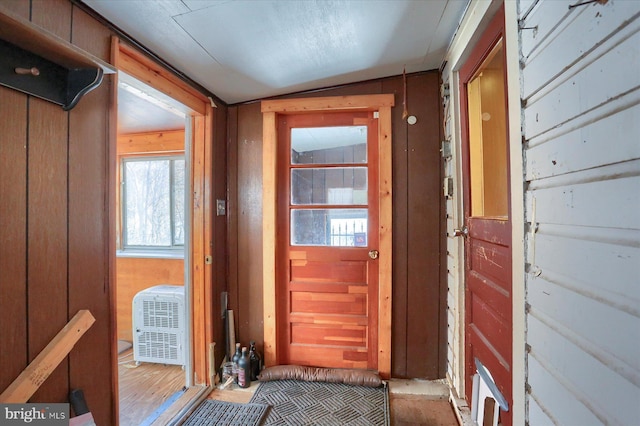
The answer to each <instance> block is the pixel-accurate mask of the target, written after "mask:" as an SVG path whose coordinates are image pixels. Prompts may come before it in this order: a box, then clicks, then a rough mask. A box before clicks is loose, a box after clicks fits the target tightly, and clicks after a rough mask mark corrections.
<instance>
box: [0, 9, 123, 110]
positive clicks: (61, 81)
mask: <svg viewBox="0 0 640 426" xmlns="http://www.w3.org/2000/svg"><path fill="white" fill-rule="evenodd" d="M115 72H116V69H115V68H114V67H113V66H112V65H110V64H108V63H107V62H105V61H103V60H102V59H100V58H97V57H95V56H93V55H91V54H90V53H88V52H86V51H84V50H82V49H80V48H79V47H78V46H75V45H73V44H71V43H69V42H68V41H66V40H63V39H61V38H60V37H58V36H56V35H55V34H53V33H51V32H49V31H47V30H45V29H44V28H41V27H39V26H37V25H35V24H33V23H32V22H31V21H29V20H27V19H25V18H23V17H21V16H18V15H15V14H13V13H12V12H11V11H9V10H5V9H4V8H3V7H2V5H1V4H0V85H2V86H6V87H10V88H12V89H15V90H19V91H21V92H24V93H27V94H29V95H32V96H36V97H38V98H42V99H45V100H47V101H51V102H53V103H56V104H58V105H61V106H62V109H64V110H65V111H68V110H70V109H71V108H73V107H74V106H76V104H77V103H78V101H79V100H80V99H81V98H82V96H84V95H85V94H86V93H88V92H90V91H91V90H93V89H95V88H96V87H98V86H99V85H100V83H101V82H102V78H103V75H104V74H113V73H115Z"/></svg>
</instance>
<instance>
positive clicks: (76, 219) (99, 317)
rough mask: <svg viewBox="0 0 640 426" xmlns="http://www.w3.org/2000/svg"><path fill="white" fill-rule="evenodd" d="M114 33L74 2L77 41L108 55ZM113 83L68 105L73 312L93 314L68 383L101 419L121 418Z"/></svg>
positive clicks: (104, 56) (77, 348)
mask: <svg viewBox="0 0 640 426" xmlns="http://www.w3.org/2000/svg"><path fill="white" fill-rule="evenodd" d="M110 37H111V34H110V32H109V31H108V30H107V29H106V28H105V27H104V26H102V25H101V24H100V23H98V22H97V21H96V20H94V19H93V18H91V17H90V16H89V15H87V14H86V13H85V12H83V11H81V10H80V9H78V8H77V7H74V8H73V32H72V37H71V40H72V42H73V43H74V44H76V45H77V46H78V47H80V48H82V49H84V50H86V51H87V52H89V53H91V54H93V55H94V56H96V57H98V58H100V59H103V60H105V61H108V60H109V57H110ZM111 84H113V82H112V77H108V78H105V80H104V81H103V83H102V84H101V85H100V86H99V87H98V88H96V89H94V90H93V91H91V92H90V93H88V94H87V95H86V96H84V98H83V99H82V100H81V101H80V102H79V103H78V105H77V106H76V107H75V108H74V109H73V110H72V111H71V113H70V125H69V216H68V226H69V316H70V317H71V316H73V315H75V313H76V312H77V311H78V310H80V309H89V311H91V314H92V315H93V316H94V317H95V319H96V322H95V324H94V325H93V326H92V327H91V329H90V330H89V331H87V333H86V334H85V335H84V336H83V337H82V339H81V340H80V341H79V342H78V344H77V345H76V346H75V347H74V349H73V351H71V354H70V355H69V358H70V360H71V362H70V365H71V367H70V371H69V381H70V387H71V388H81V389H83V391H84V395H85V397H86V399H87V403H88V404H89V407H90V408H91V412H92V414H93V417H94V419H95V420H96V423H97V424H116V419H114V414H115V408H114V407H115V404H116V403H117V402H116V401H114V398H113V395H114V393H113V386H114V385H113V383H114V381H115V380H116V379H115V378H114V374H112V370H111V366H112V365H113V364H112V356H113V351H114V347H113V346H112V345H113V343H114V342H113V340H114V339H113V333H114V332H115V330H113V331H112V324H113V319H112V317H111V309H110V306H111V302H110V295H111V294H112V292H111V286H112V285H113V282H112V281H110V279H111V278H110V273H109V269H110V265H111V260H110V259H112V258H111V256H114V253H112V252H111V251H110V248H113V245H112V244H113V242H112V241H110V239H109V236H110V233H109V232H110V229H111V227H110V221H109V218H110V214H111V209H112V208H113V206H112V205H110V204H108V203H109V192H108V188H109V186H110V185H111V184H112V182H111V179H113V177H112V176H110V173H109V161H110V158H109V145H110V143H113V142H110V139H109V137H110V136H111V133H110V130H109V129H110V125H111V124H112V123H110V122H109V110H110V108H111V106H112V99H111V96H112V93H113V92H112V91H111V87H110V86H111ZM107 366H109V368H107ZM116 374H117V373H116Z"/></svg>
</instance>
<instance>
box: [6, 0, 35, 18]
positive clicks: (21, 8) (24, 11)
mask: <svg viewBox="0 0 640 426" xmlns="http://www.w3.org/2000/svg"><path fill="white" fill-rule="evenodd" d="M2 7H3V8H5V9H7V10H8V11H9V12H10V13H14V14H16V15H18V16H21V17H23V18H24V19H29V16H30V14H31V2H30V1H29V0H11V1H3V2H2Z"/></svg>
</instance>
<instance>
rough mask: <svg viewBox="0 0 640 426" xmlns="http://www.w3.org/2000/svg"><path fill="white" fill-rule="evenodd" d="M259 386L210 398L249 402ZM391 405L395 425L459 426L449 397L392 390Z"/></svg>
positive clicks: (220, 393) (254, 385)
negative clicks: (435, 396) (443, 397)
mask: <svg viewBox="0 0 640 426" xmlns="http://www.w3.org/2000/svg"><path fill="white" fill-rule="evenodd" d="M257 387H258V384H257V383H252V384H251V387H250V388H249V389H240V388H237V387H236V388H233V389H231V390H219V389H214V390H213V392H211V393H210V394H209V399H217V400H219V401H227V402H239V403H247V402H249V400H250V399H251V396H253V392H255V390H256V388H257ZM389 405H390V409H391V416H390V417H391V424H392V425H393V426H410V425H426V426H458V420H457V419H456V416H455V414H454V412H453V408H452V407H451V404H450V403H449V401H448V400H447V399H440V398H434V397H433V396H429V395H414V394H404V393H394V392H390V393H389Z"/></svg>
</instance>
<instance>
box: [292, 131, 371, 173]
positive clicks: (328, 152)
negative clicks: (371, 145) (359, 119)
mask: <svg viewBox="0 0 640 426" xmlns="http://www.w3.org/2000/svg"><path fill="white" fill-rule="evenodd" d="M366 162H367V126H335V127H301V128H293V129H291V164H365V163H366Z"/></svg>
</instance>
